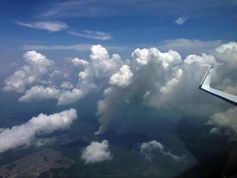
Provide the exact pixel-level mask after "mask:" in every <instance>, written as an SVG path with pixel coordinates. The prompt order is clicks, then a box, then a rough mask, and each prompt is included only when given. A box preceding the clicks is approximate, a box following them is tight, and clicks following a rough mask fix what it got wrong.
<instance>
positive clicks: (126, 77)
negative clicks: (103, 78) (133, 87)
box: [109, 65, 133, 87]
mask: <svg viewBox="0 0 237 178" xmlns="http://www.w3.org/2000/svg"><path fill="white" fill-rule="evenodd" d="M132 76H133V73H132V72H131V70H130V68H129V66H128V65H123V66H122V67H121V68H120V69H119V72H117V73H115V74H113V75H112V76H111V77H110V79H109V83H110V84H111V85H115V86H119V87H126V86H128V85H129V84H130V83H131V79H132Z"/></svg>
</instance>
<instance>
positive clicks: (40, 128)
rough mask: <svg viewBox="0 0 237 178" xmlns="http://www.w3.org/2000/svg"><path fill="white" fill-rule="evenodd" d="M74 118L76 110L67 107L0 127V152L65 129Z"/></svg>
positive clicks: (28, 143)
mask: <svg viewBox="0 0 237 178" xmlns="http://www.w3.org/2000/svg"><path fill="white" fill-rule="evenodd" d="M76 118H77V112H76V110H75V109H69V110H65V111H62V112H59V113H55V114H51V115H45V114H39V115H38V116H36V117H33V118H32V119H30V120H29V121H28V122H26V123H24V124H22V125H17V126H13V127H12V128H1V129H0V153H1V152H4V151H7V150H9V149H13V148H16V147H19V146H26V145H30V144H31V143H32V141H33V140H34V139H36V138H37V136H42V135H45V134H49V133H52V132H54V131H56V130H64V129H67V128H69V127H70V125H71V124H72V122H73V121H74V120H75V119H76Z"/></svg>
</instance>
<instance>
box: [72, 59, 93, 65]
mask: <svg viewBox="0 0 237 178" xmlns="http://www.w3.org/2000/svg"><path fill="white" fill-rule="evenodd" d="M71 62H72V64H73V65H75V66H85V65H88V64H89V62H87V61H86V60H83V59H79V58H73V59H72V60H71Z"/></svg>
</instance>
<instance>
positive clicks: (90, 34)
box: [68, 30, 112, 40]
mask: <svg viewBox="0 0 237 178" xmlns="http://www.w3.org/2000/svg"><path fill="white" fill-rule="evenodd" d="M68 33H69V34H71V35H75V36H79V37H83V38H89V39H95V40H111V39H112V36H111V35H110V34H109V33H105V32H99V31H90V30H85V31H83V32H76V31H74V30H70V31H68Z"/></svg>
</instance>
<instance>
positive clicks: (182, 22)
mask: <svg viewBox="0 0 237 178" xmlns="http://www.w3.org/2000/svg"><path fill="white" fill-rule="evenodd" d="M187 20H188V17H179V18H177V19H176V20H175V23H176V24H177V25H183V24H184V23H185V22H186V21H187Z"/></svg>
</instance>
